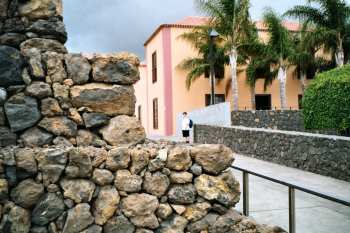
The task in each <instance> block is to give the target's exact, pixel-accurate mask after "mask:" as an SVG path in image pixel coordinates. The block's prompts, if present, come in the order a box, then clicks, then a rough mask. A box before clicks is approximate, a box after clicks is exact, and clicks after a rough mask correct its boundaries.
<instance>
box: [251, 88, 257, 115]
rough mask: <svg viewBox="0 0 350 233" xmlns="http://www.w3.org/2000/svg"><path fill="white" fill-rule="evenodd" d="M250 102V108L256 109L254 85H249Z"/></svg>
mask: <svg viewBox="0 0 350 233" xmlns="http://www.w3.org/2000/svg"><path fill="white" fill-rule="evenodd" d="M250 102H251V104H252V110H256V102H255V86H250Z"/></svg>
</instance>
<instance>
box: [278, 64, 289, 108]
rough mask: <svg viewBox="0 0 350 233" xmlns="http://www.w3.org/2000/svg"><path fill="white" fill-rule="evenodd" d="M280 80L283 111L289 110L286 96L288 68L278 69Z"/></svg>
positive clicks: (281, 67)
mask: <svg viewBox="0 0 350 233" xmlns="http://www.w3.org/2000/svg"><path fill="white" fill-rule="evenodd" d="M278 80H279V82H280V100H281V109H282V110H286V109H287V96H286V84H287V68H286V67H284V66H280V68H279V69H278Z"/></svg>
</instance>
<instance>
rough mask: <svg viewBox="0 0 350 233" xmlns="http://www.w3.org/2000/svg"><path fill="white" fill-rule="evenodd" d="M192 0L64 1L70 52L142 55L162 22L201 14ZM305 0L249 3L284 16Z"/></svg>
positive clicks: (258, 10) (255, 13) (256, 15)
mask: <svg viewBox="0 0 350 233" xmlns="http://www.w3.org/2000/svg"><path fill="white" fill-rule="evenodd" d="M193 2H194V1H192V0H63V3H64V21H65V24H66V27H67V31H68V37H69V39H68V42H67V47H68V49H69V50H70V52H117V51H130V52H134V53H136V54H137V55H139V56H140V57H141V58H142V57H143V55H144V49H143V43H144V42H145V41H146V39H147V38H148V37H149V36H150V35H151V34H152V32H153V31H154V30H155V29H156V28H157V27H158V26H159V25H160V24H163V23H173V22H176V21H177V20H179V19H182V18H183V17H185V16H190V15H200V13H199V12H198V10H197V9H196V8H195V6H194V4H193ZM304 2H306V0H275V1H271V0H251V5H252V10H251V14H252V17H253V18H254V19H259V18H260V17H261V14H262V11H263V9H264V8H265V7H272V8H274V9H275V10H277V11H278V12H281V13H283V12H284V11H285V10H286V9H288V8H290V7H291V6H293V5H295V4H302V3H304Z"/></svg>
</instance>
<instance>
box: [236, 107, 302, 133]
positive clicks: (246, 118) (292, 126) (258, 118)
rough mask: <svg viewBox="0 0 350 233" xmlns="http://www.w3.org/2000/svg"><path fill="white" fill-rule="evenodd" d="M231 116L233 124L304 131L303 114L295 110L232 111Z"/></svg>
mask: <svg viewBox="0 0 350 233" xmlns="http://www.w3.org/2000/svg"><path fill="white" fill-rule="evenodd" d="M231 118H232V125H234V126H245V127H250V128H266V129H278V130H290V131H305V128H304V120H303V114H302V112H301V111H296V110H285V111H281V110H276V111H275V110H271V111H233V112H232V113H231Z"/></svg>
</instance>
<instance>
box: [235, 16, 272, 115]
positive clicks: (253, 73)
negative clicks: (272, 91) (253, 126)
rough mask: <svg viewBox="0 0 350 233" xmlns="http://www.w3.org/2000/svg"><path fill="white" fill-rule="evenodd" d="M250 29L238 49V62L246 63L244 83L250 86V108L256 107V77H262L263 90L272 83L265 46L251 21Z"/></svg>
mask: <svg viewBox="0 0 350 233" xmlns="http://www.w3.org/2000/svg"><path fill="white" fill-rule="evenodd" d="M249 28H250V30H249V31H248V32H249V33H248V34H247V35H248V36H247V41H246V42H245V43H244V44H243V45H242V46H241V49H240V57H239V63H240V64H247V68H246V69H245V72H246V76H247V79H246V83H247V84H248V86H249V88H250V96H251V105H252V109H256V102H255V86H256V82H257V81H258V79H264V90H266V89H267V86H268V85H270V84H271V83H272V79H271V77H273V76H274V74H273V73H272V71H271V69H270V64H269V60H267V59H266V58H267V57H268V56H267V55H266V52H267V46H266V45H265V44H264V43H263V42H262V41H261V40H260V38H259V34H258V29H257V28H256V25H255V24H254V23H252V24H251V25H249Z"/></svg>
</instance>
